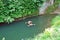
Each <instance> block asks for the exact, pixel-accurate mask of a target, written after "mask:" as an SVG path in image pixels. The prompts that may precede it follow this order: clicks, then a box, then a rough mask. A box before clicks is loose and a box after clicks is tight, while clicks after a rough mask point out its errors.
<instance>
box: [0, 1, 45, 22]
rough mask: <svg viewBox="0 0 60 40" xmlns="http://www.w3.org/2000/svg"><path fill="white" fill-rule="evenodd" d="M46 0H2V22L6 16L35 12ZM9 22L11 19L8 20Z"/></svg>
mask: <svg viewBox="0 0 60 40" xmlns="http://www.w3.org/2000/svg"><path fill="white" fill-rule="evenodd" d="M44 1H45V0H0V17H1V18H0V19H1V21H0V22H4V21H5V22H7V21H6V20H4V19H5V18H6V17H10V18H12V19H14V18H20V17H24V16H29V15H37V14H33V13H34V12H35V11H36V10H37V9H38V7H39V6H41V4H42V3H43V2H44ZM8 22H9V21H8Z"/></svg>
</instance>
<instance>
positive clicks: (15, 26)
mask: <svg viewBox="0 0 60 40" xmlns="http://www.w3.org/2000/svg"><path fill="white" fill-rule="evenodd" d="M55 16H56V15H44V16H37V17H32V18H27V19H25V20H22V21H18V22H13V23H11V24H3V25H1V24H0V40H2V38H3V37H5V40H27V39H29V38H34V36H36V35H38V34H40V33H42V32H43V31H44V30H45V28H47V27H50V20H51V19H52V18H54V17H55ZM28 20H32V21H33V23H34V24H36V25H35V26H32V27H28V26H27V25H26V24H25V22H26V21H28Z"/></svg>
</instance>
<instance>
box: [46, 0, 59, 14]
mask: <svg viewBox="0 0 60 40" xmlns="http://www.w3.org/2000/svg"><path fill="white" fill-rule="evenodd" d="M59 3H60V0H55V2H54V4H53V5H51V6H49V7H48V8H47V9H46V14H50V13H51V12H53V11H54V10H55V9H56V8H57V7H58V5H59Z"/></svg>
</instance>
